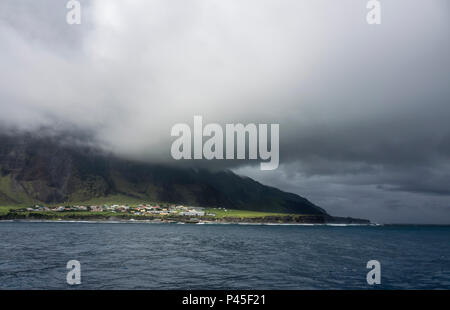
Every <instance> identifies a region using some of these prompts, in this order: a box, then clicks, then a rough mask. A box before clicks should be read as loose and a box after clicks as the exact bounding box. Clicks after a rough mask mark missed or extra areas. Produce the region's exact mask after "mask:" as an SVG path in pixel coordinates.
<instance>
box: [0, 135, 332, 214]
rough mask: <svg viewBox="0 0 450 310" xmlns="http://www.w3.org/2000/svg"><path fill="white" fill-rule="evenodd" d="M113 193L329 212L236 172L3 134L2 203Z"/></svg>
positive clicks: (105, 196)
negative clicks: (131, 158)
mask: <svg viewBox="0 0 450 310" xmlns="http://www.w3.org/2000/svg"><path fill="white" fill-rule="evenodd" d="M108 197H110V198H111V197H120V199H134V200H140V201H164V202H173V203H182V204H192V205H198V206H216V207H226V208H234V209H242V210H258V211H273V212H289V213H297V214H317V215H325V214H326V212H325V211H324V210H323V209H321V208H319V207H317V206H315V205H314V204H313V203H311V202H309V201H308V200H306V199H305V198H302V197H300V196H298V195H295V194H291V193H286V192H282V191H280V190H278V189H276V188H272V187H268V186H264V185H262V184H260V183H258V182H256V181H254V180H252V179H250V178H247V177H241V176H238V175H236V174H234V173H233V172H231V171H222V172H210V171H208V170H196V169H181V168H175V167H169V166H161V165H152V164H144V163H137V162H132V161H126V160H121V159H118V158H114V157H113V156H110V155H105V154H101V153H99V152H97V151H96V150H92V149H89V148H86V147H73V146H69V145H64V144H61V143H59V142H56V141H55V140H52V139H49V138H33V137H31V136H29V135H14V136H6V135H0V204H3V205H5V204H6V205H12V204H24V203H38V202H41V203H63V202H83V201H87V200H91V199H95V198H97V199H100V200H101V199H108ZM111 199H112V198H111Z"/></svg>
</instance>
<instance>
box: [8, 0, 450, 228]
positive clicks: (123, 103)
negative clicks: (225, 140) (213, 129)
mask: <svg viewBox="0 0 450 310" xmlns="http://www.w3.org/2000/svg"><path fill="white" fill-rule="evenodd" d="M80 2H81V4H82V23H81V25H68V24H67V23H66V13H67V11H68V10H67V9H66V2H65V1H60V0H46V1H26V0H4V1H1V3H0V68H1V69H2V70H1V73H0V109H1V113H0V122H1V123H2V126H3V128H7V129H3V130H13V129H14V130H21V131H36V130H37V129H39V128H47V130H48V129H49V128H50V131H53V132H67V131H78V132H79V131H83V132H87V133H89V134H88V136H89V137H91V139H90V140H91V142H92V141H95V143H96V144H97V145H98V146H100V147H102V148H104V149H106V150H110V151H112V152H114V153H116V154H117V155H119V156H123V157H127V158H132V159H139V160H144V161H150V162H164V163H171V164H172V163H173V159H172V158H171V157H170V145H171V142H172V141H173V139H172V137H171V136H170V129H171V127H172V126H173V125H174V124H176V123H188V124H192V122H193V116H194V115H201V116H203V118H204V120H205V122H211V123H212V122H214V123H220V124H225V123H238V122H242V123H250V122H251V123H278V124H280V167H279V168H278V170H276V171H266V172H261V171H259V168H258V166H257V165H256V164H257V163H255V165H251V163H248V162H242V161H239V162H234V161H211V162H206V163H201V164H203V165H208V166H209V167H211V168H216V169H217V168H231V169H234V170H235V171H236V172H238V173H242V174H246V175H249V176H252V177H254V178H255V179H257V180H259V181H261V182H263V183H265V184H268V185H273V186H277V187H280V188H282V189H285V190H289V191H292V192H296V193H298V194H301V195H304V196H306V197H307V198H309V199H311V200H312V201H314V202H316V203H317V204H319V205H320V206H322V207H324V208H325V209H326V210H327V211H329V212H330V213H331V214H336V215H351V216H360V217H369V218H371V219H374V220H377V221H381V222H393V221H395V222H433V223H450V202H449V201H450V200H449V198H450V187H449V184H450V160H449V158H450V122H449V118H450V87H449V85H450V84H449V82H450V59H449V55H450V27H449V26H450V22H449V20H450V19H449V17H450V16H449V15H450V6H449V3H448V1H446V0H430V1H419V0H397V1H381V4H382V23H381V24H380V25H368V24H367V22H366V14H367V9H366V1H364V0H342V1H332V0H316V1H306V0H305V1H302V0H281V1H280V0H278V1H275V0H263V1H261V0H244V1H237V0H231V1H218V0H208V1H206V0H191V1H181V0H175V1H163V0H159V1H121V0H110V1H100V0H89V1H80ZM183 164H186V165H190V164H194V163H193V161H186V162H183Z"/></svg>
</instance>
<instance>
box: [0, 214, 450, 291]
mask: <svg viewBox="0 0 450 310" xmlns="http://www.w3.org/2000/svg"><path fill="white" fill-rule="evenodd" d="M72 259H76V260H78V261H80V263H81V281H82V284H81V285H79V286H76V287H74V286H70V285H68V284H67V283H66V273H67V271H68V270H67V269H66V263H67V262H68V261H69V260H72ZM372 259H376V260H378V261H380V263H381V285H378V286H376V288H378V289H449V288H450V227H424V226H422V227H421V226H391V227H389V226H384V227H383V226H379V227H370V226H362V227H330V226H262V225H261V226H256V225H189V224H186V225H178V224H132V223H24V222H15V223H10V222H0V288H2V289H73V288H78V289H373V286H369V285H368V284H367V282H366V273H367V272H368V271H369V270H368V269H366V264H367V261H369V260H372Z"/></svg>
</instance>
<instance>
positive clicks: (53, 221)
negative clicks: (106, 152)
mask: <svg viewBox="0 0 450 310" xmlns="http://www.w3.org/2000/svg"><path fill="white" fill-rule="evenodd" d="M0 223H84V224H182V225H183V224H191V225H255V226H262V225H264V226H331V227H349V226H384V225H382V224H376V223H289V222H285V223H280V222H245V221H201V220H199V221H197V222H194V221H169V220H135V219H126V220H98V219H97V220H83V219H77V220H75V219H72V220H69V219H7V220H5V219H0Z"/></svg>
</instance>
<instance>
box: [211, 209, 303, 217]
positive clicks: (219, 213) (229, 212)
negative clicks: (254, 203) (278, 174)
mask: <svg viewBox="0 0 450 310" xmlns="http://www.w3.org/2000/svg"><path fill="white" fill-rule="evenodd" d="M205 211H206V213H214V214H215V215H216V216H215V217H216V218H224V217H237V218H255V217H265V216H286V215H291V214H288V213H271V212H258V211H247V210H233V209H226V211H225V210H224V209H216V208H212V209H205ZM296 216H298V214H296Z"/></svg>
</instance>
